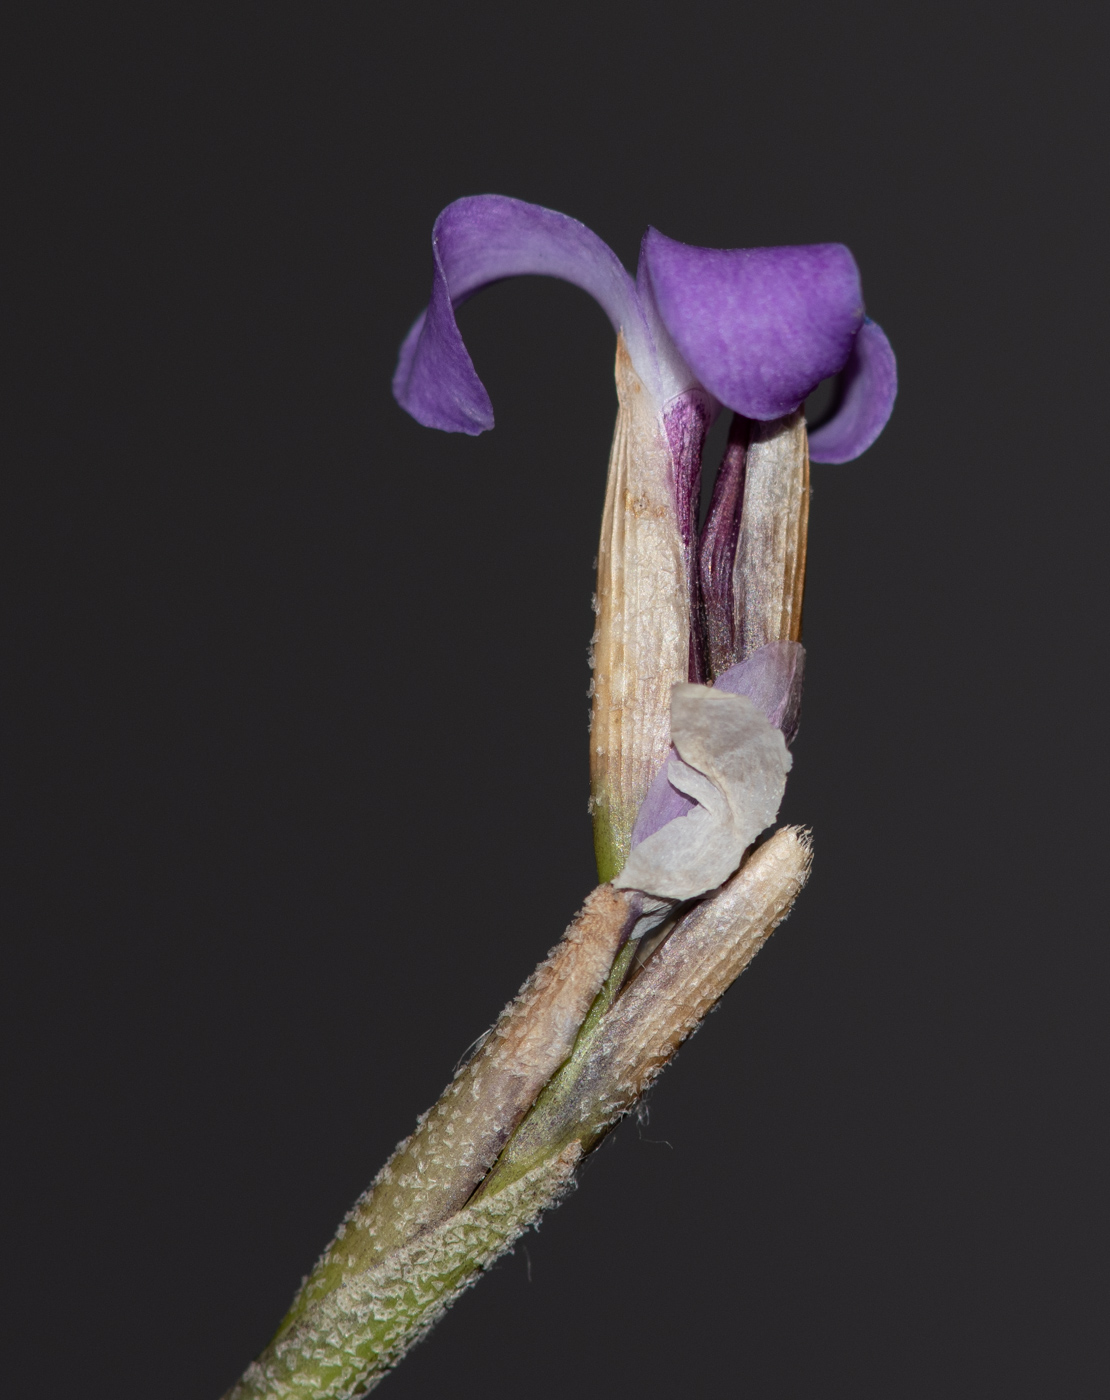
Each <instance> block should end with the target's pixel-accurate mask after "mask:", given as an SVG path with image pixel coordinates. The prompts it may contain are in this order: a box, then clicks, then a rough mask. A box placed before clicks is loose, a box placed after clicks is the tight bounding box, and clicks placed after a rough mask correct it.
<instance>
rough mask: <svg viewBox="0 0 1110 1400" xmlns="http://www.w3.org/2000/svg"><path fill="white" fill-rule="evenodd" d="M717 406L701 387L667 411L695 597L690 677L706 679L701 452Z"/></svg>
mask: <svg viewBox="0 0 1110 1400" xmlns="http://www.w3.org/2000/svg"><path fill="white" fill-rule="evenodd" d="M714 408H715V405H714V404H713V402H712V400H711V399H710V397H709V395H708V394H706V393H704V392H703V391H702V390H701V389H690V390H688V391H687V392H686V393H683V394H679V395H678V397H677V398H674V399H672V400H671V401H670V403H669V404H668V405H667V407H666V408H665V409H664V410H663V426H664V428H665V430H666V433H667V445H668V446H669V447H670V449H671V463H672V465H673V468H674V480H673V482H672V483H671V485H672V489H673V492H674V502H675V513H676V515H677V516H678V528H679V531H680V533H681V535H682V548H683V550H684V552H685V555H686V585H687V588H688V589H689V595H690V599H691V609H690V614H691V616H690V622H691V626H690V661H689V670H688V679H689V680H692V681H703V680H705V674H704V670H705V668H704V663H703V655H704V651H705V648H704V644H703V640H702V631H703V629H702V622H701V609H700V608H699V607H698V604H697V590H698V569H697V552H698V551H697V533H698V528H697V527H698V505H699V501H700V497H701V452H702V448H703V447H704V446H705V435H706V433H707V432H708V431H709V425H710V424H711V423H712V421H713V410H714Z"/></svg>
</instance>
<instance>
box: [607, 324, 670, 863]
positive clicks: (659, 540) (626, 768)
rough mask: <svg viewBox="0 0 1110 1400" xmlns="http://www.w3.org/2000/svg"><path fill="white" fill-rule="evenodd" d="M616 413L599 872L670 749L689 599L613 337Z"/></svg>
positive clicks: (654, 457)
mask: <svg viewBox="0 0 1110 1400" xmlns="http://www.w3.org/2000/svg"><path fill="white" fill-rule="evenodd" d="M616 380H617V398H618V402H619V409H618V413H617V424H616V429H615V431H614V435H613V449H612V453H611V455H610V458H609V480H608V486H607V488H606V494H605V511H604V515H603V517H602V523H601V543H600V546H599V548H598V559H597V604H596V606H597V629H596V631H595V633H594V641H593V648H592V656H591V659H592V663H593V670H594V680H593V717H592V721H591V727H590V791H591V794H592V796H591V803H592V807H593V812H594V831H595V841H596V845H597V854H598V872H599V875H600V877H601V879H602V880H608V879H612V878H613V876H614V875H616V874H617V872H618V871H619V870H620V868H621V867H622V866H623V864H624V862H625V860H626V859H627V856H628V852H629V849H630V847H631V842H632V826H633V823H634V822H635V820H636V813H637V812H638V811H639V808H640V803H641V802H642V801H643V799H644V795H645V794H646V792H647V790H648V787H649V785H650V784H651V780H652V778H653V777H654V776H655V774H656V772H657V771H658V769H659V768H660V766H661V765H662V763H663V760H664V759H665V758H666V756H667V751H668V749H669V748H670V742H671V739H670V706H671V686H672V685H674V684H675V682H676V681H684V680H686V678H687V671H688V667H689V651H690V603H689V595H688V586H687V578H686V562H685V556H684V552H683V546H682V537H681V533H680V531H679V525H678V517H677V513H676V510H675V503H674V466H673V463H672V460H671V452H670V448H669V446H668V444H667V435H666V430H665V428H664V424H663V416H662V406H661V405H659V404H657V403H656V402H655V401H654V400H653V399H652V397H651V395H650V394H649V393H648V392H647V390H646V389H645V387H644V385H643V383H642V382H641V380H640V378H639V376H638V375H637V374H636V371H635V370H634V369H633V368H632V362H631V360H630V359H629V357H628V353H627V351H626V350H625V347H624V342H623V340H622V339H618V341H617V364H616Z"/></svg>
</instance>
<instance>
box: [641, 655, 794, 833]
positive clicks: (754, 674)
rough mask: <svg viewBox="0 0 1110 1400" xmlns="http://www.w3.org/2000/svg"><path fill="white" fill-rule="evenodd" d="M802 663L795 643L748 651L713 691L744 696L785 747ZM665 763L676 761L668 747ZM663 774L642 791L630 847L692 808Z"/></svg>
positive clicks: (790, 737) (790, 734)
mask: <svg viewBox="0 0 1110 1400" xmlns="http://www.w3.org/2000/svg"><path fill="white" fill-rule="evenodd" d="M805 657H806V654H805V648H804V647H803V646H802V644H801V643H800V642H769V643H768V644H767V646H764V647H760V648H759V650H758V651H753V652H752V654H751V656H749V657H748V659H747V660H746V661H741V662H740V663H739V664H738V665H736V666H730V667H729V669H728V670H727V671H725V672H724V673H723V674H722V675H720V676H718V677H717V679H716V681H714V683H713V689H714V690H723V691H725V692H726V693H727V694H729V695H746V696H748V698H749V699H750V700H752V701H754V703H755V704H756V706H757V707H758V708H759V709H760V710H761V711H762V712H763V714H764V715H765V716H766V717H767V719H768V720H770V722H771V723H772V724H773V725H774V726H775V728H776V729H781V730H782V733H783V738H784V739H785V740H786V743H787V745H788V746H789V745H790V744H792V743H793V742H794V738H795V736H796V735H797V732H798V712H799V710H800V709H801V703H802V677H803V673H804V670H805ZM669 758H670V760H674V759H676V758H678V751H677V749H675V748H674V747H673V746H672V748H671V751H670V755H669ZM669 768H670V762H669V761H668V762H667V763H664V764H663V767H662V768H661V769H660V771H659V772H658V773H657V774H656V775H655V778H654V780H653V782H652V784H651V787H650V788H648V791H647V796H646V797H645V798H644V800H643V803H642V804H641V806H640V810H639V812H638V814H637V816H636V825H635V826H634V827H633V829H632V845H633V847H636V846H638V845H639V844H640V842H641V841H643V840H646V838H647V837H649V836H650V835H652V833H653V832H656V831H658V830H659V829H660V828H661V827H664V826H666V825H667V823H668V822H671V821H674V819H675V818H676V817H684V816H685V815H686V813H687V812H689V811H690V810H691V809H692V808H693V807H694V806H695V805H696V804H695V802H694V799H693V798H692V797H688V796H687V795H686V793H684V792H680V791H679V790H678V789H677V788H676V787H674V786H672V784H671V781H670V778H669V776H668V769H669Z"/></svg>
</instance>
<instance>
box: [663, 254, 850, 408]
mask: <svg viewBox="0 0 1110 1400" xmlns="http://www.w3.org/2000/svg"><path fill="white" fill-rule="evenodd" d="M641 259H642V262H643V264H644V265H645V266H646V268H647V272H648V276H649V278H650V281H651V286H652V290H653V293H654V296H655V301H656V304H657V306H658V308H659V312H660V315H661V316H662V318H663V321H664V323H665V324H666V326H667V329H668V330H669V331H670V333H671V336H672V338H673V340H674V342H675V345H676V346H677V348H678V350H679V352H680V353H681V355H682V356H683V358H684V359H685V360H686V362H687V364H689V366H690V368H691V369H692V370H693V371H694V373H695V374H696V375H697V377H698V379H699V381H700V382H701V383H702V384H704V385H705V387H706V388H707V389H708V390H709V391H710V393H712V394H714V395H715V396H716V397H717V398H718V399H720V400H721V402H722V403H724V404H727V405H728V407H729V408H731V409H733V410H735V411H736V412H737V413H742V414H744V415H745V417H748V418H756V419H760V420H767V419H771V418H781V417H784V416H785V415H786V414H788V413H792V412H793V411H794V410H795V409H796V408H797V407H798V405H799V404H800V403H801V402H802V401H803V400H804V399H805V397H806V395H807V394H808V393H810V391H811V390H812V389H814V388H815V387H816V385H817V384H819V383H820V381H821V380H822V379H825V378H827V377H828V376H829V375H831V374H836V373H837V372H838V371H839V370H840V369H842V368H843V366H844V364H845V362H846V361H847V359H848V355H849V353H850V352H851V349H852V342H853V340H854V339H855V336H856V332H857V331H858V330H859V327H860V325H861V323H862V321H863V295H862V292H861V291H860V282H859V272H858V269H857V268H856V264H855V260H854V258H853V257H852V255H851V253H850V252H849V251H848V249H847V248H845V247H844V246H843V244H840V243H813V244H808V245H805V246H798V247H786V248H729V249H718V248H695V247H692V246H691V245H690V244H687V243H677V242H675V240H674V239H671V238H666V237H665V236H664V235H663V234H661V233H659V232H658V231H657V230H656V229H649V230H648V232H647V234H646V235H645V237H644V243H643V249H642V252H641Z"/></svg>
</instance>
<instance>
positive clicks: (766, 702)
mask: <svg viewBox="0 0 1110 1400" xmlns="http://www.w3.org/2000/svg"><path fill="white" fill-rule="evenodd" d="M805 664H806V649H805V647H804V646H802V644H801V642H768V643H767V645H766V646H762V647H759V648H758V650H756V651H753V652H752V654H751V656H749V657H748V659H747V660H746V661H741V662H740V663H739V664H738V665H736V666H730V667H729V669H728V670H727V671H724V672H722V674H721V675H719V676H718V677H717V679H716V680H715V681H714V682H713V689H714V690H723V691H726V692H727V693H728V694H729V695H746V696H747V697H748V698H749V699H750V700H754V701H755V703H756V704H757V705H758V706H759V708H760V709H761V710H762V711H763V713H764V714H765V715H766V716H767V718H768V719H769V720H770V721H771V723H772V724H773V725H774V726H775V728H776V729H781V730H782V734H783V738H784V739H785V740H786V743H787V746H788V747H789V745H791V744H792V743H793V742H794V740H795V738H796V737H797V734H798V717H799V713H800V711H801V708H802V680H803V678H804V676H805Z"/></svg>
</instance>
